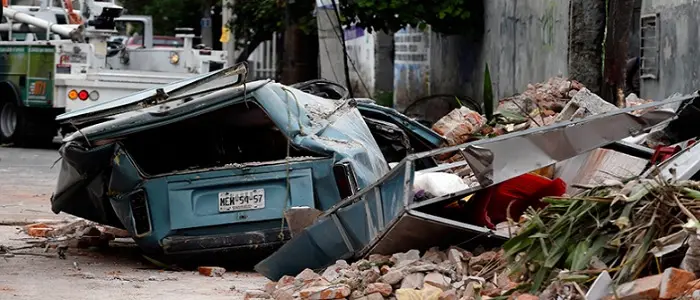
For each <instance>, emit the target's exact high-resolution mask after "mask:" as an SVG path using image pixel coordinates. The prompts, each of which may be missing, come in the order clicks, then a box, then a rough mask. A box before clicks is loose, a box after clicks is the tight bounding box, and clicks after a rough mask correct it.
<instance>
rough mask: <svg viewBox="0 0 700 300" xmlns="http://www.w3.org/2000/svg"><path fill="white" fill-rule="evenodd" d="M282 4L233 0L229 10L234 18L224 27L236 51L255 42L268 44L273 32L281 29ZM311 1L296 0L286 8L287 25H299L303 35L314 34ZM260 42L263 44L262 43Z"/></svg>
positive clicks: (280, 1)
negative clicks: (234, 43) (229, 33)
mask: <svg viewBox="0 0 700 300" xmlns="http://www.w3.org/2000/svg"><path fill="white" fill-rule="evenodd" d="M286 5H287V3H286V1H284V0H255V1H253V0H237V1H235V4H234V5H233V7H232V10H233V11H234V16H233V18H231V20H230V22H229V24H228V26H229V28H230V29H231V33H232V34H233V35H234V36H235V37H236V39H237V42H238V43H237V45H236V48H238V49H241V48H243V47H245V46H246V45H248V44H249V43H250V42H251V41H254V40H257V39H260V38H262V39H264V40H268V39H270V38H271V37H272V35H273V34H274V33H275V32H278V33H279V32H282V31H283V30H284V28H285V20H286V18H285V10H286V7H285V6H286ZM315 5H316V1H315V0H296V1H294V3H293V4H291V5H290V6H289V10H290V23H293V24H297V25H299V28H300V29H301V30H303V31H304V32H305V33H307V34H309V33H313V32H314V31H315V30H316V19H315V18H314V16H313V9H314V7H315ZM264 40H263V41H264Z"/></svg>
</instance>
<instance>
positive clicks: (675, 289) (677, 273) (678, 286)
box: [659, 268, 695, 299]
mask: <svg viewBox="0 0 700 300" xmlns="http://www.w3.org/2000/svg"><path fill="white" fill-rule="evenodd" d="M693 280H695V274H693V273H690V272H688V271H686V270H681V269H677V268H668V269H666V270H665V271H664V273H663V277H662V278H661V288H660V289H659V298H661V299H675V298H678V297H680V296H682V295H683V294H684V293H685V290H686V288H685V285H686V284H687V283H688V282H691V281H693Z"/></svg>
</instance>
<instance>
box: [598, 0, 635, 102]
mask: <svg viewBox="0 0 700 300" xmlns="http://www.w3.org/2000/svg"><path fill="white" fill-rule="evenodd" d="M608 5H609V6H608V22H607V23H608V27H607V28H608V32H607V37H606V39H605V69H604V71H603V78H604V79H603V80H604V83H603V90H602V94H601V96H602V97H603V99H605V100H606V101H608V102H610V103H613V104H616V105H617V106H623V105H624V93H623V91H624V88H625V70H626V68H627V47H628V43H629V37H630V30H631V28H632V14H633V12H634V10H633V7H634V0H609V4H608Z"/></svg>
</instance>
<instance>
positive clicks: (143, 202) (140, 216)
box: [129, 190, 151, 236]
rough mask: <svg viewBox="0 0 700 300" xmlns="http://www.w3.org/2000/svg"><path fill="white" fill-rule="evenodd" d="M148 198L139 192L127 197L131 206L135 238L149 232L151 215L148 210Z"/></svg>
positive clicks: (143, 192)
mask: <svg viewBox="0 0 700 300" xmlns="http://www.w3.org/2000/svg"><path fill="white" fill-rule="evenodd" d="M147 200H148V197H147V196H146V192H145V191H143V190H139V191H137V192H135V193H133V194H131V195H129V204H131V217H132V219H133V221H134V232H135V233H136V235H137V236H142V235H145V234H147V233H149V232H151V215H150V212H149V210H148V201H147Z"/></svg>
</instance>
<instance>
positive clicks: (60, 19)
mask: <svg viewBox="0 0 700 300" xmlns="http://www.w3.org/2000/svg"><path fill="white" fill-rule="evenodd" d="M56 24H68V19H67V18H66V15H64V14H56Z"/></svg>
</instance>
